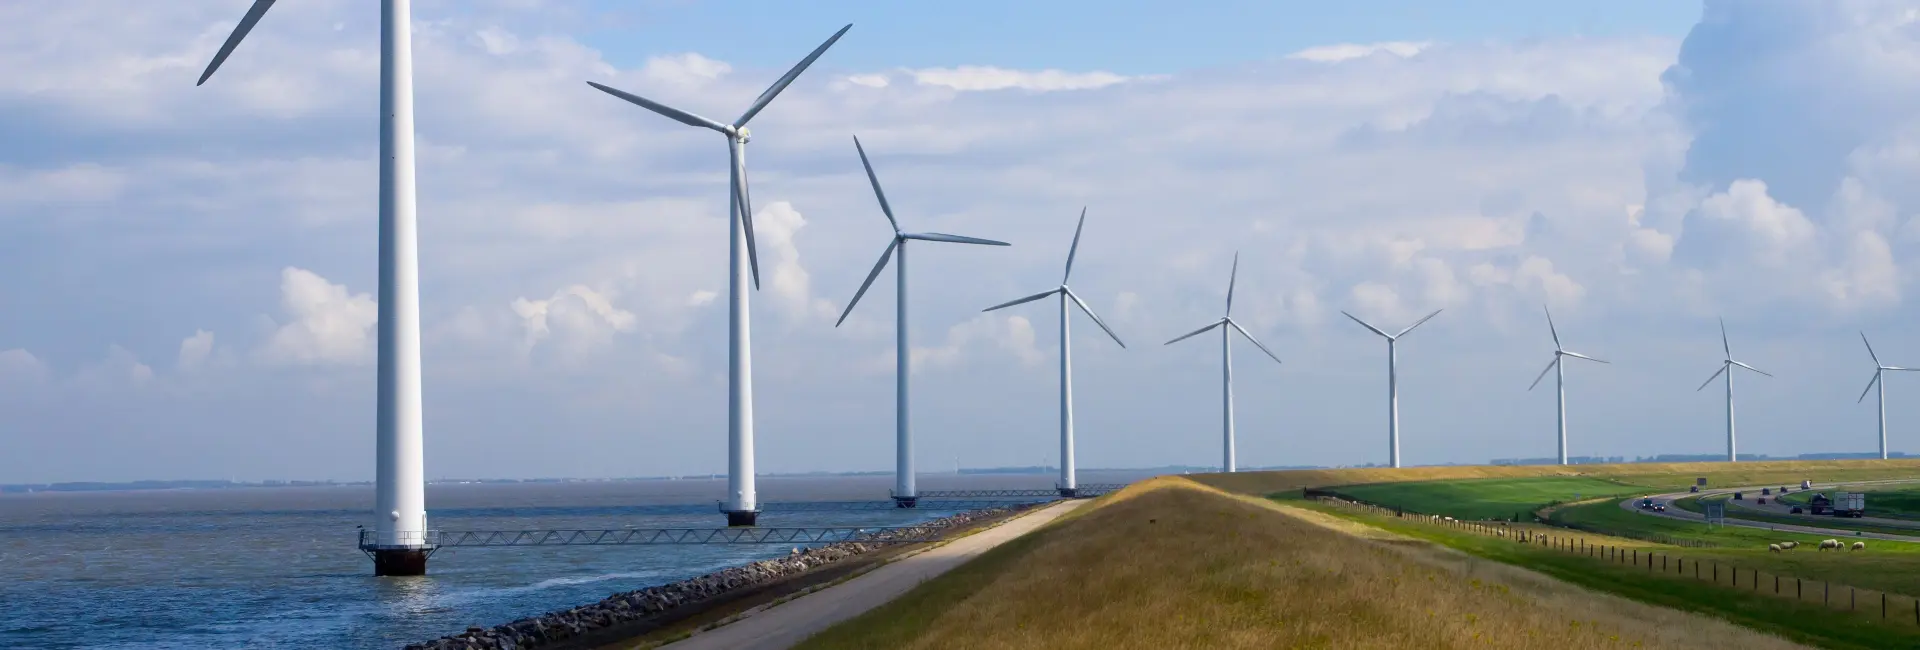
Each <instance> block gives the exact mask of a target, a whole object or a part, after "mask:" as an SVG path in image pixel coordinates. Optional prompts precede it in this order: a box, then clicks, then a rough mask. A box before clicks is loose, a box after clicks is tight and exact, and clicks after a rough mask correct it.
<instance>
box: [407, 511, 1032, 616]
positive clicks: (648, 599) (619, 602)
mask: <svg viewBox="0 0 1920 650" xmlns="http://www.w3.org/2000/svg"><path fill="white" fill-rule="evenodd" d="M1033 505H1037V504H1021V505H1018V506H1009V507H1004V508H990V509H985V510H974V511H970V512H963V513H960V514H957V515H953V516H949V517H941V518H939V519H934V520H930V521H926V522H922V523H920V524H918V525H916V526H913V527H910V528H905V529H897V530H890V531H882V532H879V533H876V534H873V535H870V536H867V537H863V538H860V539H856V540H851V541H845V542H835V543H832V544H827V545H824V546H820V547H817V548H806V549H799V548H796V549H794V550H793V551H791V552H789V553H788V554H787V555H786V556H785V557H778V558H774V559H770V560H761V561H759V562H752V563H749V564H743V565H740V566H735V567H729V568H726V569H721V570H719V571H716V572H713V573H709V574H706V575H703V576H697V577H693V578H688V579H686V580H681V581H679V582H673V583H668V584H664V585H660V586H657V587H647V588H645V589H638V590H634V591H629V592H625V593H619V594H614V595H612V596H608V597H607V598H606V599H605V600H601V601H600V602H597V603H593V604H591V605H583V606H580V607H575V608H572V609H565V610H560V611H556V612H549V613H546V614H542V615H540V616H534V617H531V618H524V619H520V620H518V621H514V622H512V623H507V624H505V625H496V626H493V627H490V628H486V627H478V626H475V627H469V628H467V631H466V632H462V633H460V634H456V635H452V636H446V637H441V638H439V639H434V640H432V641H427V642H425V643H415V644H412V645H409V646H406V650H480V649H485V650H496V649H498V650H523V649H526V648H538V647H540V646H544V645H548V644H551V643H555V642H558V641H563V640H566V639H572V638H575V637H578V636H581V635H583V634H588V633H591V632H595V631H598V630H602V629H606V628H609V627H613V626H615V625H621V624H624V623H630V622H633V621H640V620H644V619H647V618H651V617H654V616H658V615H660V614H663V613H666V612H669V611H671V610H673V609H675V608H679V607H686V606H690V605H697V604H699V603H702V602H704V601H707V600H709V599H712V598H714V597H716V596H720V595H722V594H725V593H728V592H731V591H735V590H739V589H744V588H748V587H753V586H757V585H763V584H767V583H769V582H773V581H775V580H779V579H782V578H786V577H789V576H793V575H798V574H800V573H804V572H806V571H807V570H809V569H813V568H816V567H820V566H823V565H827V564H832V563H834V562H839V561H841V560H845V559H847V558H851V557H855V556H858V555H862V554H865V553H871V552H873V551H876V550H879V549H882V548H886V547H888V546H890V545H891V543H890V542H889V541H888V540H890V539H899V538H909V539H911V538H918V537H926V536H929V535H930V534H933V533H937V532H939V531H942V530H947V529H951V528H955V527H959V526H964V525H967V524H970V523H973V522H976V521H980V520H982V519H986V518H990V517H995V516H999V515H1003V514H1007V513H1010V512H1014V511H1017V510H1022V509H1025V508H1028V507H1032V506H1033Z"/></svg>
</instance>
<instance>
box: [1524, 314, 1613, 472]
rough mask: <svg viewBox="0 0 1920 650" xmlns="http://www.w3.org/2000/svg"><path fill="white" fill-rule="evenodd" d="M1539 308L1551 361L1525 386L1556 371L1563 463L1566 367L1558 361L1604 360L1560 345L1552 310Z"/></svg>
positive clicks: (1561, 459)
mask: <svg viewBox="0 0 1920 650" xmlns="http://www.w3.org/2000/svg"><path fill="white" fill-rule="evenodd" d="M1541 309H1542V310H1545V311H1546V312H1547V332H1549V333H1551V334H1553V361H1552V362H1549V363H1548V364H1547V367H1546V369H1544V370H1541V371H1540V376H1538V377H1534V378H1533V384H1532V385H1530V386H1527V390H1529V391H1531V390H1533V388H1534V386H1539V385H1540V380H1542V379H1546V378H1547V371H1548V370H1557V371H1558V372H1556V373H1554V389H1555V390H1556V391H1557V392H1558V393H1559V394H1560V464H1561V465H1565V464H1567V367H1566V366H1564V365H1561V364H1560V362H1561V361H1562V360H1563V359H1564V358H1566V357H1573V358H1575V359H1586V360H1588V361H1599V362H1600V363H1606V362H1605V361H1600V360H1599V359H1595V358H1593V357H1589V356H1587V355H1584V354H1580V353H1578V352H1570V351H1568V350H1567V349H1566V348H1563V347H1560V330H1559V328H1556V327H1554V326H1553V310H1551V309H1547V308H1546V307H1545V306H1544V305H1543V306H1541Z"/></svg>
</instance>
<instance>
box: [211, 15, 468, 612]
mask: <svg viewBox="0 0 1920 650" xmlns="http://www.w3.org/2000/svg"><path fill="white" fill-rule="evenodd" d="M273 3H274V0H255V2H254V3H253V6H252V7H249V8H248V9H247V13H246V15H245V16H242V17H241V18H240V24H239V25H238V26H236V27H234V28H233V33H232V34H230V35H228V36H227V40H226V42H225V43H222V44H221V45H220V51H219V52H218V53H216V54H214V55H213V61H212V62H209V63H208V64H207V69H206V71H205V72H202V73H201V74H200V80H199V81H198V82H196V83H195V84H194V85H196V86H198V85H202V84H205V83H206V82H207V79H208V78H210V77H212V76H213V73H214V71H215V70H218V69H220V64H221V63H223V62H225V61H226V60H227V57H228V56H230V55H232V54H233V50H234V48H236V47H239V45H240V41H241V40H242V39H245V38H246V37H247V33H248V32H251V31H253V27H254V25H256V24H258V23H259V22H260V17H261V16H265V15H266V13H267V10H268V9H271V8H272V7H273ZM411 14H412V3H411V2H410V1H409V0H382V2H381V3H380V258H379V259H380V262H379V264H380V272H379V274H380V280H379V296H380V307H379V361H378V369H377V371H376V372H377V377H378V379H377V382H376V383H377V387H376V388H375V391H376V395H377V398H376V403H377V406H376V415H375V425H374V426H375V431H376V432H377V433H376V442H375V454H376V455H377V460H376V461H375V470H374V494H375V496H374V513H375V515H374V520H375V523H374V526H373V531H372V537H371V538H363V539H362V540H361V548H362V549H364V550H366V551H368V552H369V553H370V554H371V555H372V556H373V573H374V575H378V576H390V575H394V576H397V575H424V574H425V573H426V572H427V556H429V555H431V554H432V551H433V546H432V544H431V540H429V539H428V533H427V530H428V529H427V497H426V479H425V475H426V469H425V467H426V461H425V458H424V453H423V448H424V446H425V443H424V441H423V433H422V430H423V428H424V427H423V424H422V416H421V399H420V263H419V239H418V237H419V228H418V220H417V218H416V215H415V212H414V208H415V201H414V184H413V167H414V164H413V160H414V159H413V36H412V32H411V31H410V28H411V18H410V17H411Z"/></svg>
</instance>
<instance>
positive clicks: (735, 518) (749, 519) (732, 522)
mask: <svg viewBox="0 0 1920 650" xmlns="http://www.w3.org/2000/svg"><path fill="white" fill-rule="evenodd" d="M721 512H724V513H726V514H727V526H729V527H733V526H752V525H753V522H755V521H758V520H759V519H760V511H759V510H722V511H721Z"/></svg>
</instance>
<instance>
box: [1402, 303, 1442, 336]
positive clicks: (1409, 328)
mask: <svg viewBox="0 0 1920 650" xmlns="http://www.w3.org/2000/svg"><path fill="white" fill-rule="evenodd" d="M1441 311H1442V310H1440V309H1435V310H1433V313H1431V314H1427V317H1426V318H1422V319H1420V320H1418V321H1414V323H1413V324H1412V325H1408V326H1407V328H1406V329H1403V330H1400V333H1399V334H1395V335H1393V338H1396V339H1397V338H1400V337H1402V336H1406V335H1407V332H1411V331H1413V328H1415V327H1419V326H1420V324H1421V323H1425V322H1427V321H1430V320H1433V317H1435V316H1439V315H1440V312H1441Z"/></svg>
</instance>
